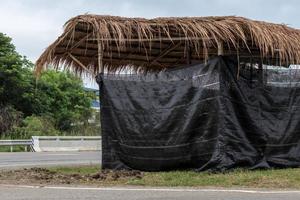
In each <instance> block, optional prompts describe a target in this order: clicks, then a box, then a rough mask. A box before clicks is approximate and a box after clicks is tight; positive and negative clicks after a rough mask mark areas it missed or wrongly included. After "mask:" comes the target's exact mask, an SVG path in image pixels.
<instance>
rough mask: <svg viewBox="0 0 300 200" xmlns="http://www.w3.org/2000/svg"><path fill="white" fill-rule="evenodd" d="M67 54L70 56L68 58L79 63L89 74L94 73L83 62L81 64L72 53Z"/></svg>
mask: <svg viewBox="0 0 300 200" xmlns="http://www.w3.org/2000/svg"><path fill="white" fill-rule="evenodd" d="M68 55H69V56H70V58H72V60H74V61H75V62H76V63H77V64H78V65H80V66H81V67H82V68H83V69H85V70H86V71H88V72H89V73H91V74H94V73H93V72H92V71H91V70H89V69H88V68H87V67H86V66H85V65H84V64H82V63H81V62H80V61H79V60H78V59H77V58H75V57H74V56H73V55H72V54H70V53H68Z"/></svg>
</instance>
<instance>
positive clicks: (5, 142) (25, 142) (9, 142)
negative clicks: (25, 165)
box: [0, 140, 32, 152]
mask: <svg viewBox="0 0 300 200" xmlns="http://www.w3.org/2000/svg"><path fill="white" fill-rule="evenodd" d="M0 146H10V152H13V147H14V146H24V147H25V151H27V147H28V146H30V147H31V146H32V140H0Z"/></svg>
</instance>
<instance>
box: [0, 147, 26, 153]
mask: <svg viewBox="0 0 300 200" xmlns="http://www.w3.org/2000/svg"><path fill="white" fill-rule="evenodd" d="M28 150H29V147H27V151H28ZM0 152H10V147H9V146H1V147H0ZM13 152H25V147H24V146H14V147H13Z"/></svg>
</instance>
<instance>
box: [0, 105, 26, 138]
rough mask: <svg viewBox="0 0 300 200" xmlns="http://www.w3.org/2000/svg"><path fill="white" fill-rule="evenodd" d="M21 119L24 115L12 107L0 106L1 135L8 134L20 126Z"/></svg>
mask: <svg viewBox="0 0 300 200" xmlns="http://www.w3.org/2000/svg"><path fill="white" fill-rule="evenodd" d="M21 117H22V113H21V112H18V111H17V110H15V109H14V108H13V107H12V106H3V105H0V133H6V132H8V131H11V130H12V129H13V128H14V127H16V126H18V125H19V123H20V121H21Z"/></svg>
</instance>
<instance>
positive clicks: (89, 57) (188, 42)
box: [36, 15, 300, 74]
mask: <svg viewBox="0 0 300 200" xmlns="http://www.w3.org/2000/svg"><path fill="white" fill-rule="evenodd" d="M99 49H102V50H103V55H102V54H101V52H102V51H101V52H100V54H99V52H98V50H99ZM218 50H219V54H220V50H221V53H222V54H223V55H231V54H233V55H237V56H239V58H241V59H242V58H251V59H252V60H261V61H263V62H269V63H273V64H274V63H276V64H299V63H300V31H299V30H298V29H293V28H290V27H288V26H286V25H279V24H273V23H267V22H261V21H254V20H250V19H246V18H242V17H234V16H227V17H191V18H188V17H185V18H175V17H171V18H155V19H143V18H123V17H114V16H101V15H80V16H77V17H74V18H72V19H70V20H69V21H68V22H67V23H66V24H65V26H64V32H63V34H62V35H61V36H60V37H59V38H58V39H57V40H56V41H55V42H54V43H53V44H51V45H50V46H49V47H48V48H47V49H46V50H45V52H44V53H43V54H42V55H41V56H40V58H39V59H38V60H37V63H36V72H37V73H40V72H41V71H42V70H43V69H44V68H46V67H47V66H48V65H52V66H54V67H55V68H57V67H59V66H61V65H64V66H66V67H71V68H72V69H73V70H75V71H76V72H82V71H85V70H87V71H90V72H92V73H94V74H96V73H98V72H99V70H100V67H99V66H98V65H101V64H102V63H103V65H104V67H105V68H106V69H107V70H108V71H116V70H119V69H121V68H123V67H126V66H132V67H134V68H135V69H136V70H140V69H141V70H146V71H147V70H162V69H165V68H168V67H174V66H177V65H181V64H185V63H186V62H187V59H189V60H205V59H207V58H208V57H209V56H213V55H217V54H218ZM99 57H100V58H101V57H102V58H103V59H101V60H102V61H101V62H102V63H101V62H99V61H98V58H99Z"/></svg>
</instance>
